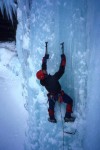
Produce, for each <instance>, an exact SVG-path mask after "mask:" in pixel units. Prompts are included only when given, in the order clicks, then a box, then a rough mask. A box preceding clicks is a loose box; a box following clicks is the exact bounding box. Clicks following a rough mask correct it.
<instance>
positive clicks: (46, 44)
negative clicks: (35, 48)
mask: <svg viewBox="0 0 100 150" xmlns="http://www.w3.org/2000/svg"><path fill="white" fill-rule="evenodd" d="M46 54H48V42H45V55H46Z"/></svg>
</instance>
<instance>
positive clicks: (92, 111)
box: [84, 0, 100, 150]
mask: <svg viewBox="0 0 100 150" xmlns="http://www.w3.org/2000/svg"><path fill="white" fill-rule="evenodd" d="M99 8H100V1H94V0H92V1H91V3H90V2H89V1H88V18H87V19H88V25H87V29H88V30H87V33H88V34H87V35H88V51H89V53H88V86H87V103H88V104H87V114H88V115H87V125H86V126H87V128H86V137H85V147H84V149H85V150H99V149H100V128H99V124H100V117H99V114H100V108H99V107H100V90H99V85H100V42H99V41H100V9H99Z"/></svg>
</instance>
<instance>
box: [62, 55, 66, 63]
mask: <svg viewBox="0 0 100 150" xmlns="http://www.w3.org/2000/svg"><path fill="white" fill-rule="evenodd" d="M65 65H66V56H65V54H61V66H65Z"/></svg>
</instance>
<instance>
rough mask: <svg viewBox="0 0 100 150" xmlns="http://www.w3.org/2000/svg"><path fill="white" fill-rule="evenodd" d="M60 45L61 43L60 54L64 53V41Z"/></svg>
mask: <svg viewBox="0 0 100 150" xmlns="http://www.w3.org/2000/svg"><path fill="white" fill-rule="evenodd" d="M60 45H61V50H62V54H64V42H62V43H61V44H60Z"/></svg>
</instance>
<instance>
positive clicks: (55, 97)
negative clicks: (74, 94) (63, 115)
mask: <svg viewBox="0 0 100 150" xmlns="http://www.w3.org/2000/svg"><path fill="white" fill-rule="evenodd" d="M60 96H61V97H62V102H64V103H66V104H67V106H66V111H67V112H72V106H73V100H72V98H71V97H70V96H68V95H67V94H66V93H63V94H61V95H60ZM58 98H59V94H56V95H50V96H48V101H49V110H50V111H53V112H54V107H55V103H56V101H58Z"/></svg>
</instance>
